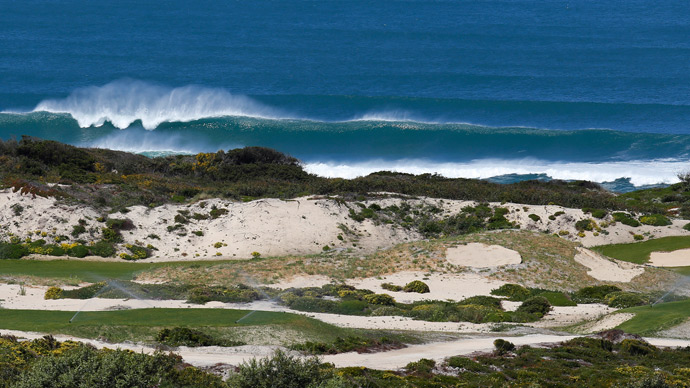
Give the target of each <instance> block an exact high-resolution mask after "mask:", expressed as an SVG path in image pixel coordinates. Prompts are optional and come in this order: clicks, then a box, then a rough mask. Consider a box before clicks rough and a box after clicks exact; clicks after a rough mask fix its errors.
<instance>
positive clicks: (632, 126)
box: [0, 0, 690, 191]
mask: <svg viewBox="0 0 690 388" xmlns="http://www.w3.org/2000/svg"><path fill="white" fill-rule="evenodd" d="M689 11H690V6H689V5H688V4H687V2H686V1H681V0H668V1H664V2H659V3H651V2H649V1H638V0H625V1H605V2H601V1H588V0H577V1H565V0H563V1H556V0H539V1H536V0H530V1H528V0H514V1H483V0H477V1H461V0H455V1H430V0H420V1H417V0H406V1H398V0H386V1H380V2H371V1H355V0H337V1H327V0H320V1H299V0H293V1H269V0H258V1H252V2H247V1H224V2H219V1H206V0H198V1H195V2H184V1H179V0H174V1H169V2H165V3H159V2H141V1H129V0H124V1H119V2H111V1H102V0H94V1H88V2H85V1H38V0H25V1H8V0H0V138H2V139H8V138H11V137H19V136H21V135H31V136H37V137H41V138H46V139H53V140H58V141H61V142H66V143H70V144H75V145H80V146H90V147H103V148H111V149H118V150H125V151H131V152H137V153H143V154H146V155H150V156H153V155H165V154H170V153H196V152H211V151H216V150H218V149H228V148H235V147H242V146H265V147H271V148H275V149H277V150H279V151H282V152H286V153H288V154H291V155H293V156H295V157H297V158H299V159H300V160H301V161H302V162H303V164H304V166H305V168H306V169H307V170H308V171H311V172H314V173H316V174H319V175H323V176H334V177H346V178H350V177H355V176H359V175H365V174H368V173H370V172H373V171H378V170H393V171H401V172H408V173H437V174H441V175H444V176H448V177H467V178H482V179H492V180H494V181H499V182H505V183H509V182H515V181H519V180H524V179H544V180H548V179H568V180H570V179H585V180H592V181H596V182H600V183H603V184H604V186H605V187H608V188H610V189H612V190H616V191H628V190H632V189H635V188H640V187H648V186H650V185H659V184H669V183H674V182H676V181H677V177H676V174H677V173H679V172H682V171H687V170H690V71H689V70H690V17H688V15H689V14H690V12H689Z"/></svg>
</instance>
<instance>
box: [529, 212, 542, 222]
mask: <svg viewBox="0 0 690 388" xmlns="http://www.w3.org/2000/svg"><path fill="white" fill-rule="evenodd" d="M527 217H529V218H530V219H531V220H532V221H534V222H539V221H541V217H539V216H538V215H536V214H530V215H529V216H527Z"/></svg>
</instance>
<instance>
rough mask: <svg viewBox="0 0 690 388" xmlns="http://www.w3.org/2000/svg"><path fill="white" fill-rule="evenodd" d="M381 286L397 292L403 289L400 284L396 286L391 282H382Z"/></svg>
mask: <svg viewBox="0 0 690 388" xmlns="http://www.w3.org/2000/svg"><path fill="white" fill-rule="evenodd" d="M381 288H383V289H384V290H388V291H393V292H399V291H402V290H403V288H402V286H397V285H395V284H393V283H383V284H381Z"/></svg>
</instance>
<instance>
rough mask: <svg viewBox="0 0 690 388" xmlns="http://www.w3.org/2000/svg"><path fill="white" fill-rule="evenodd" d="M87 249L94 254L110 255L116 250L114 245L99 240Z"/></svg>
mask: <svg viewBox="0 0 690 388" xmlns="http://www.w3.org/2000/svg"><path fill="white" fill-rule="evenodd" d="M89 250H90V251H91V253H92V254H93V255H94V256H100V257H110V256H113V255H114V254H115V252H116V250H115V247H114V246H113V244H112V243H110V242H108V241H99V242H97V243H95V244H93V245H92V246H90V247H89Z"/></svg>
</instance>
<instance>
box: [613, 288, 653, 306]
mask: <svg viewBox="0 0 690 388" xmlns="http://www.w3.org/2000/svg"><path fill="white" fill-rule="evenodd" d="M604 299H605V301H606V304H607V305H608V306H609V307H615V308H621V309H624V308H628V307H635V306H642V305H645V304H649V298H648V297H647V296H646V295H644V294H640V293H637V292H626V291H616V292H611V293H608V294H606V297H605V298H604Z"/></svg>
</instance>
